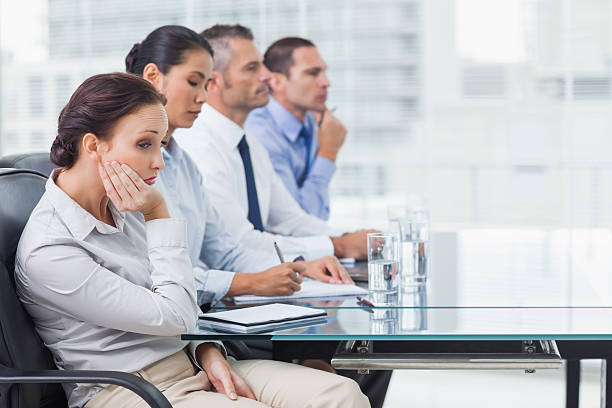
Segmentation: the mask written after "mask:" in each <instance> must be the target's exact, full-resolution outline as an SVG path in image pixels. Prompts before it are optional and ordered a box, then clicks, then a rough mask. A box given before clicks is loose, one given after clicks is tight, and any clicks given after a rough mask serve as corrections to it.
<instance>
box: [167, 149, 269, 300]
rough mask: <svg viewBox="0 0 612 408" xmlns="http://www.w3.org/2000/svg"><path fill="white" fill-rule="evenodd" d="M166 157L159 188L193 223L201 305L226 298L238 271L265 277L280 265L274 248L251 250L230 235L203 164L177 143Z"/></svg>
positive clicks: (190, 234) (173, 211)
mask: <svg viewBox="0 0 612 408" xmlns="http://www.w3.org/2000/svg"><path fill="white" fill-rule="evenodd" d="M162 156H163V158H164V163H165V168H164V169H163V170H162V171H160V172H159V176H158V177H157V182H156V183H155V187H156V188H157V189H159V191H160V192H161V193H162V194H163V196H164V198H165V199H166V205H167V206H168V211H169V212H170V216H171V217H172V218H179V219H184V220H185V221H186V222H187V240H188V242H189V258H190V260H191V263H192V265H193V267H194V268H193V269H194V276H195V281H196V288H197V289H198V290H200V291H203V293H202V292H201V293H200V298H199V302H200V303H205V302H213V301H216V300H219V299H220V298H222V297H223V296H224V295H225V294H226V293H227V291H228V290H229V288H230V286H231V284H232V280H233V279H234V275H235V273H234V272H261V271H263V270H265V269H268V268H270V267H272V266H274V265H278V263H279V262H278V259H277V258H276V257H275V254H274V251H273V250H272V248H270V251H269V252H264V251H255V250H252V249H249V248H246V247H244V246H243V245H241V244H239V243H238V242H237V240H235V239H234V238H233V237H232V236H231V235H230V234H229V233H228V232H227V229H226V228H225V226H224V224H223V221H222V220H221V218H220V216H219V214H218V213H217V211H216V210H215V208H214V207H213V206H212V204H211V203H210V201H209V200H208V197H207V194H206V190H205V188H204V186H203V185H202V175H201V173H200V171H199V170H198V167H197V165H196V164H195V163H194V162H193V160H192V159H191V157H189V155H188V154H187V153H185V151H184V150H183V149H181V147H180V146H179V145H178V144H177V143H176V141H175V140H174V138H171V139H170V141H169V143H168V146H167V148H165V149H162ZM208 268H211V269H208ZM229 271H232V272H229ZM202 295H203V297H202Z"/></svg>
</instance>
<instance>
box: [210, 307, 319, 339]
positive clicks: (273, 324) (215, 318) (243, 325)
mask: <svg viewBox="0 0 612 408" xmlns="http://www.w3.org/2000/svg"><path fill="white" fill-rule="evenodd" d="M326 317H327V314H326V313H325V311H323V310H320V309H313V308H310V307H304V306H296V305H288V304H283V303H273V304H270V305H263V306H254V307H245V308H244V309H234V310H225V311H222V312H214V313H206V314H204V315H201V316H200V320H201V321H203V322H205V323H206V324H209V325H211V326H212V327H214V328H216V329H221V330H229V331H235V332H242V333H250V332H257V331H266V330H272V329H275V328H279V327H281V328H282V327H286V326H304V325H308V324H311V323H320V322H325V319H326Z"/></svg>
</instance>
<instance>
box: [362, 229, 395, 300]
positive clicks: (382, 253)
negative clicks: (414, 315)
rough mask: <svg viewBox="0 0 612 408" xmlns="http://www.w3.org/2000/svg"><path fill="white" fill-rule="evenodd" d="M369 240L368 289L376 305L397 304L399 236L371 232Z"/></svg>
mask: <svg viewBox="0 0 612 408" xmlns="http://www.w3.org/2000/svg"><path fill="white" fill-rule="evenodd" d="M367 240H368V289H369V291H370V300H371V301H372V303H374V304H375V305H376V306H390V305H396V304H397V299H398V288H399V287H398V272H399V255H398V237H397V235H395V234H384V233H379V232H376V233H370V234H368V237H367Z"/></svg>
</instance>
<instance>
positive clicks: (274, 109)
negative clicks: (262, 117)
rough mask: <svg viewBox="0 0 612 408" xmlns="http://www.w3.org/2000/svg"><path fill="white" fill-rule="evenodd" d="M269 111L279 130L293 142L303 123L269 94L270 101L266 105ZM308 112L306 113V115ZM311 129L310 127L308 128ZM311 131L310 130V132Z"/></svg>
mask: <svg viewBox="0 0 612 408" xmlns="http://www.w3.org/2000/svg"><path fill="white" fill-rule="evenodd" d="M266 108H267V109H268V111H269V112H270V116H272V119H274V121H275V122H276V124H277V125H278V127H279V128H280V129H281V131H282V132H283V133H284V134H285V136H286V137H287V139H289V140H290V141H291V142H295V141H296V140H297V138H298V136H299V135H300V131H301V130H302V127H303V126H304V124H303V123H302V122H300V121H299V120H298V119H297V118H296V117H295V116H293V114H292V113H291V112H289V111H288V110H287V108H285V107H284V106H283V105H281V104H280V103H279V102H278V101H277V100H276V99H274V97H272V96H270V102H268V105H267V106H266ZM309 113H310V112H308V113H307V115H308V114H309ZM308 130H311V129H308ZM311 133H312V132H311Z"/></svg>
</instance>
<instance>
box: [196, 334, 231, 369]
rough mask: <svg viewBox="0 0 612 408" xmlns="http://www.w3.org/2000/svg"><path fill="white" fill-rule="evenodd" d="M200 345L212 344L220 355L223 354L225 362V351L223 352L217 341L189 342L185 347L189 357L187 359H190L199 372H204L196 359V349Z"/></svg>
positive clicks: (223, 349) (222, 347)
mask: <svg viewBox="0 0 612 408" xmlns="http://www.w3.org/2000/svg"><path fill="white" fill-rule="evenodd" d="M202 343H214V344H215V346H217V348H218V349H219V351H220V352H221V354H223V357H225V359H226V360H227V350H225V346H224V345H223V343H222V342H221V341H219V340H198V341H195V340H194V341H190V342H189V344H188V345H187V354H188V355H189V358H191V361H192V362H193V364H195V365H196V366H197V367H198V368H199V369H200V370H202V371H204V369H203V368H202V366H201V365H200V362H199V361H198V359H197V358H196V349H197V348H198V346H199V345H200V344H202Z"/></svg>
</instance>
